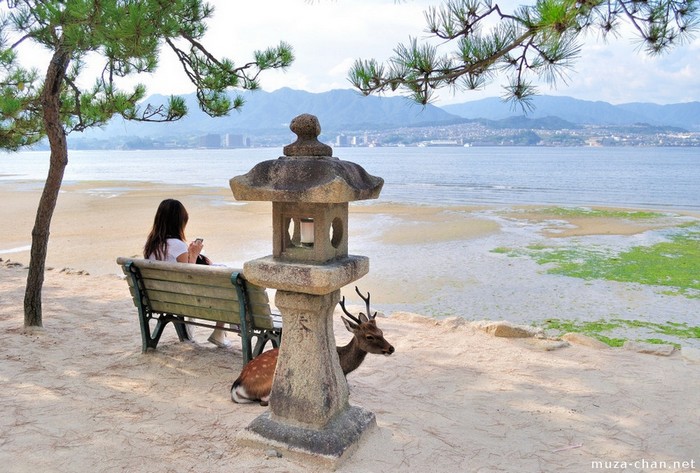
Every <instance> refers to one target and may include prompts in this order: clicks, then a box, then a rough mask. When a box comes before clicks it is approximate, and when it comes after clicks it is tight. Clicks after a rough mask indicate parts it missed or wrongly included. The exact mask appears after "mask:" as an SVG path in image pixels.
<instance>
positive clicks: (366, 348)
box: [231, 287, 394, 405]
mask: <svg viewBox="0 0 700 473" xmlns="http://www.w3.org/2000/svg"><path fill="white" fill-rule="evenodd" d="M355 291H356V292H357V294H358V295H359V296H360V297H361V298H362V300H363V301H365V305H366V306H367V315H365V314H363V313H362V312H360V314H359V316H358V317H355V316H354V315H352V314H351V313H350V312H348V310H347V309H346V308H345V297H343V299H342V300H341V301H340V307H341V308H342V309H343V312H345V315H346V316H347V317H349V319H350V320H348V319H346V318H345V317H341V318H342V320H343V323H344V324H345V328H347V329H348V331H349V332H351V333H352V334H353V335H354V336H353V337H352V340H350V343H348V344H347V345H345V346H342V347H336V350H337V351H338V359H339V360H340V367H341V369H342V370H343V374H345V375H347V374H348V373H350V372H351V371H354V370H355V369H357V367H358V366H360V364H362V361H364V359H365V356H366V355H367V353H375V354H379V355H391V354H392V353H394V347H393V346H391V344H390V343H389V342H387V341H386V340H385V339H384V334H383V333H382V331H381V330H380V329H379V327H377V322H376V321H375V320H374V319H375V317H376V316H377V313H376V312H375V313H374V314H371V315H370V308H369V298H370V294H369V292H368V293H367V297H365V296H363V295H362V293H361V292H360V290H359V289H358V288H357V287H355ZM278 356H279V349H278V348H274V349H272V350H269V351H266V352H264V353H262V354H261V355H258V356H257V357H255V358H254V359H253V360H251V361H250V362H248V364H247V365H245V366H244V367H243V371H241V374H240V376H238V379H236V381H234V383H233V385H232V386H231V399H232V400H233V401H234V402H238V403H245V402H260V404H261V405H267V402H268V399H269V397H270V391H271V389H272V380H273V377H274V374H275V368H276V366H277V357H278Z"/></svg>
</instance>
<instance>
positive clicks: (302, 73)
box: [90, 0, 700, 105]
mask: <svg viewBox="0 0 700 473" xmlns="http://www.w3.org/2000/svg"><path fill="white" fill-rule="evenodd" d="M441 1H442V0H407V1H405V2H395V1H394V0H320V1H308V0H256V1H255V2H233V1H231V0H209V2H210V3H211V4H213V5H214V6H215V8H216V11H215V14H214V17H213V18H212V20H211V21H210V22H209V31H208V33H207V36H206V37H205V40H204V44H205V45H206V46H207V47H208V48H210V49H211V50H212V51H213V52H214V53H215V54H217V55H220V56H221V55H223V56H227V57H229V58H232V59H234V60H235V61H236V62H237V63H239V64H241V63H244V62H245V61H248V60H250V59H251V57H252V53H253V51H254V50H256V49H263V48H265V47H268V46H273V45H276V44H277V43H278V42H279V41H281V40H284V41H287V42H289V43H290V44H291V45H292V46H293V47H294V51H295V56H296V60H295V62H294V64H293V65H292V67H290V68H289V70H288V71H287V72H286V73H284V72H281V71H266V73H264V74H262V76H261V83H262V87H263V89H264V90H269V91H272V90H276V89H278V88H281V87H290V88H294V89H302V90H307V91H310V92H323V91H326V90H330V89H335V88H351V85H350V83H349V82H348V81H347V72H348V69H349V68H350V66H351V65H352V63H353V62H354V60H355V59H358V58H363V59H369V58H375V59H377V60H379V61H386V60H387V59H388V58H389V57H390V56H391V55H392V53H393V50H394V48H395V47H396V45H397V44H398V43H400V42H406V41H407V40H408V38H409V37H418V38H425V37H427V34H426V33H425V19H424V15H423V12H424V11H425V10H426V9H427V8H428V7H429V6H437V5H440V4H441ZM528 1H530V2H534V0H506V1H505V2H503V1H502V2H499V3H501V5H502V6H503V7H504V8H505V9H506V10H508V9H509V8H512V5H515V4H516V3H517V4H519V3H527V2H528ZM445 52H447V50H446V51H445ZM698 64H700V40H698V39H696V40H694V41H693V42H691V43H690V44H689V45H685V46H682V47H679V48H677V49H675V50H672V51H671V52H670V53H667V54H664V55H662V56H659V57H648V56H646V55H645V54H644V53H643V52H640V51H639V50H638V45H637V44H636V43H635V42H634V40H633V39H631V38H630V36H629V35H627V36H625V37H623V38H620V39H614V38H613V39H611V40H610V41H609V42H607V43H605V42H603V41H602V40H600V39H599V38H595V37H589V38H586V45H585V46H584V48H583V50H582V54H581V58H580V59H579V60H578V61H577V62H576V63H575V64H574V70H572V71H571V72H569V74H568V80H566V81H560V82H558V83H557V86H556V87H555V88H552V87H550V86H548V85H547V84H542V85H541V86H540V89H539V92H540V93H541V94H550V95H569V96H572V97H576V98H580V99H587V100H605V101H608V102H611V103H623V102H632V101H644V102H656V103H675V102H686V101H693V100H700V81H698V80H697V77H699V75H700V66H698ZM90 82H91V81H90ZM138 82H143V83H146V84H147V85H148V91H149V93H163V94H173V93H174V94H180V93H187V92H191V91H192V90H193V88H192V86H191V84H189V83H188V81H187V79H186V77H185V75H184V74H183V73H182V71H181V70H180V66H179V64H178V63H177V60H176V59H175V58H174V57H173V55H172V54H171V53H169V51H164V52H163V54H162V57H161V64H160V67H159V70H158V71H157V73H156V74H155V75H154V76H153V77H151V78H144V77H140V78H138ZM505 83H506V80H505V78H503V77H498V78H496V80H495V82H494V83H493V84H492V85H490V86H489V87H487V88H486V89H485V90H483V91H462V92H457V93H456V94H452V93H451V91H449V90H443V91H440V92H439V94H438V101H437V105H444V104H447V103H457V102H464V101H468V100H476V99H479V98H483V97H487V96H499V95H501V94H502V89H501V86H502V85H503V84H505Z"/></svg>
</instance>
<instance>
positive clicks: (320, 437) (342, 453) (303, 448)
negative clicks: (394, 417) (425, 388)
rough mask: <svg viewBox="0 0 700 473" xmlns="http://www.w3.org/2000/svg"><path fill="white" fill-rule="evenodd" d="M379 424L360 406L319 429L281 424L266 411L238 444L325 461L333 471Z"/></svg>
mask: <svg viewBox="0 0 700 473" xmlns="http://www.w3.org/2000/svg"><path fill="white" fill-rule="evenodd" d="M376 425H377V422H376V418H375V416H374V414H373V413H372V412H369V411H367V410H365V409H362V408H360V407H350V408H349V409H347V410H346V411H344V412H343V413H342V414H340V415H338V416H337V417H336V418H334V419H333V420H332V421H331V422H329V424H328V425H327V426H326V427H325V428H323V429H318V430H317V429H308V428H304V427H299V426H294V425H290V424H286V423H281V422H277V421H276V420H275V419H274V417H272V416H271V415H270V413H269V412H266V413H263V414H262V415H260V416H258V417H257V418H256V419H255V420H253V422H252V423H251V424H250V425H249V426H248V427H247V428H246V430H244V431H243V432H241V433H239V434H238V437H237V442H238V443H239V444H241V445H245V446H252V447H260V446H262V447H264V448H265V447H268V448H269V446H270V445H271V444H272V445H273V446H274V447H275V448H276V449H277V450H282V451H284V452H285V456H287V455H289V456H294V457H301V459H303V460H304V461H311V462H321V463H324V464H325V466H326V467H330V468H331V469H333V468H337V467H338V466H339V464H340V463H341V462H342V461H343V460H345V459H346V458H347V457H348V456H350V455H351V454H352V453H353V452H354V451H355V450H356V449H357V446H358V444H359V442H360V439H361V438H362V437H363V435H365V434H366V433H368V432H371V431H372V430H373V429H374V428H375V427H376Z"/></svg>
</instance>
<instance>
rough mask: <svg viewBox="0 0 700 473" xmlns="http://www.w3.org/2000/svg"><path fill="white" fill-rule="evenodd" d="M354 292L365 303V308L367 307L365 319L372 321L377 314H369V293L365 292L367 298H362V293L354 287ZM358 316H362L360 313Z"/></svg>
mask: <svg viewBox="0 0 700 473" xmlns="http://www.w3.org/2000/svg"><path fill="white" fill-rule="evenodd" d="M355 292H356V293H357V295H358V296H360V298H361V299H362V300H363V301H365V306H367V318H368V319H369V320H372V319H373V318H375V317H376V316H377V312H376V311H375V312H374V314H371V313H370V308H369V298H370V297H371V294H370V293H369V291H367V297H365V296H363V295H362V293H361V292H360V289H359V288H358V287H357V286H355ZM360 315H362V313H360Z"/></svg>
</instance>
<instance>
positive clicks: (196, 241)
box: [194, 238, 204, 243]
mask: <svg viewBox="0 0 700 473" xmlns="http://www.w3.org/2000/svg"><path fill="white" fill-rule="evenodd" d="M194 242H195V243H204V238H195V240H194Z"/></svg>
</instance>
